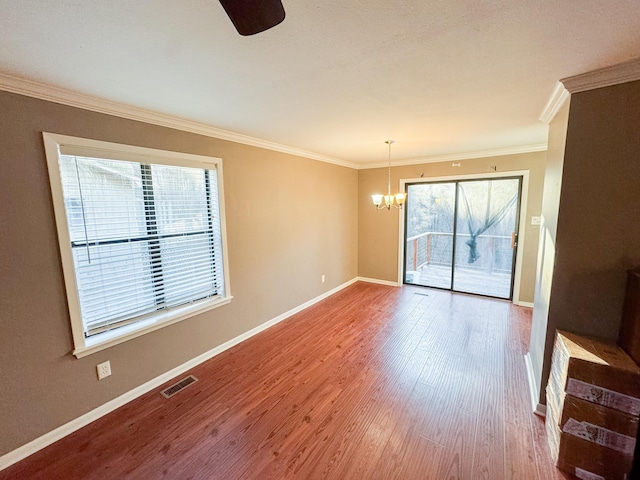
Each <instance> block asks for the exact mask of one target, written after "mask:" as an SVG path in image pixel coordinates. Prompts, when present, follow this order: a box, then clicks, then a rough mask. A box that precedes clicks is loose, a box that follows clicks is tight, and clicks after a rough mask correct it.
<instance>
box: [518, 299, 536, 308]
mask: <svg viewBox="0 0 640 480" xmlns="http://www.w3.org/2000/svg"><path fill="white" fill-rule="evenodd" d="M513 304H514V305H518V306H519V307H529V308H533V302H521V301H520V300H518V301H517V302H513Z"/></svg>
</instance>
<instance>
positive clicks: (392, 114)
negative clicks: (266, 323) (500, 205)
mask: <svg viewBox="0 0 640 480" xmlns="http://www.w3.org/2000/svg"><path fill="white" fill-rule="evenodd" d="M283 3H284V6H285V9H286V12H287V18H286V19H285V21H284V22H283V23H282V24H280V25H278V26H276V27H275V28H273V29H271V30H268V31H266V32H263V33H261V34H258V35H255V36H251V37H241V36H240V35H238V34H237V32H236V31H235V29H234V28H233V26H232V24H231V22H230V21H229V19H228V18H227V16H226V14H225V13H224V10H223V9H222V7H221V5H220V4H219V2H218V1H217V0H207V1H205V0H181V1H178V2H176V1H175V0H136V1H135V2H132V1H131V0H109V1H104V0H73V1H72V0H58V1H56V2H53V1H43V0H0V42H1V45H2V48H0V72H1V73H4V74H8V75H12V76H17V77H22V78H25V79H30V80H33V81H36V82H41V83H45V84H48V85H52V86H57V87H61V88H65V89H69V90H73V91H76V92H80V93H83V94H87V95H91V96H95V97H99V98H103V99H108V100H111V101H115V102H120V103H124V104H128V105H132V106H136V107H141V108H144V109H147V110H152V111H156V112H160V113H165V114H169V115H173V116H176V117H180V118H184V119H188V120H193V121H196V122H200V123H204V124H207V125H211V126H214V127H217V128H221V129H225V130H230V131H233V132H237V133H240V134H244V135H250V136H252V137H257V138H260V139H263V140H267V141H270V142H276V143H279V144H283V145H288V146H291V147H295V148H299V149H304V150H307V151H310V152H315V153H317V154H321V155H325V156H329V157H333V158H337V159H341V160H345V161H348V162H356V163H368V162H373V161H379V160H384V159H385V158H386V155H387V150H386V145H385V144H384V141H385V140H386V139H388V138H393V139H394V140H396V143H395V144H394V147H393V148H394V150H393V157H394V159H412V158H423V157H431V156H439V155H447V154H460V153H465V152H477V151H484V150H494V149H509V148H515V147H527V146H535V145H538V146H539V145H541V144H544V143H545V142H546V134H547V128H546V126H545V125H544V124H542V123H541V122H539V121H538V118H539V116H540V113H541V111H542V109H543V107H544V106H545V103H546V101H547V100H548V98H549V96H550V95H551V93H552V91H553V89H554V87H555V85H556V82H557V81H558V80H559V79H560V78H564V77H568V76H572V75H576V74H579V73H583V72H586V71H590V70H594V69H597V68H602V67H605V66H608V65H612V64H615V63H619V62H624V61H627V60H630V59H632V58H634V57H637V56H639V54H640V34H638V32H640V2H638V1H637V0H626V1H625V0H611V1H608V2H603V1H601V0H598V1H595V0H581V1H575V0H537V1H527V2H525V1H517V2H510V1H506V0H504V1H495V0H485V1H478V0H446V1H445V0H443V1H439V0H436V1H425V0H411V1H403V2H398V1H391V0H367V1H364V0H352V1H346V0H323V1H315V0H314V1H311V0H284V1H283Z"/></svg>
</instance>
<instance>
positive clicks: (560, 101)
mask: <svg viewBox="0 0 640 480" xmlns="http://www.w3.org/2000/svg"><path fill="white" fill-rule="evenodd" d="M569 98H571V94H570V93H569V91H568V90H567V89H566V88H564V85H563V84H562V83H560V82H558V83H557V84H556V87H555V88H554V89H553V92H552V93H551V96H550V97H549V100H547V104H546V105H545V106H544V109H542V113H541V114H540V118H539V120H540V121H541V122H542V123H546V124H547V125H549V124H550V123H551V121H552V120H553V118H554V117H555V116H556V114H557V113H558V111H559V110H560V109H561V108H562V106H563V105H564V104H565V102H566V101H567V100H568V99H569Z"/></svg>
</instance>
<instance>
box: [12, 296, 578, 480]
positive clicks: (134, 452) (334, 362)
mask: <svg viewBox="0 0 640 480" xmlns="http://www.w3.org/2000/svg"><path fill="white" fill-rule="evenodd" d="M530 321H531V313H530V310H529V309H525V308H521V307H516V306H513V305H511V304H510V303H508V302H505V301H500V300H491V299H486V298H481V297H474V296H469V295H461V294H454V293H450V292H447V291H442V290H432V289H425V288H418V287H408V286H405V287H403V288H394V287H386V286H381V285H374V284H367V283H356V284H354V285H352V286H350V287H348V288H347V289H345V290H343V291H341V292H339V293H337V294H336V295H333V296H332V297H330V298H328V299H326V300H324V301H323V302H321V303H318V304H316V305H314V306H312V307H310V308H309V309H307V310H305V311H303V312H301V313H299V314H297V315H295V316H294V317H291V318H290V319H288V320H286V321H284V322H282V323H280V324H278V325H276V326H274V327H272V328H270V329H269V330H267V331H265V332H263V333H261V334H259V335H257V336H255V337H252V338H250V339H249V340H247V341H245V342H244V343H242V344H241V345H238V346H236V347H234V348H232V349H230V350H227V351H226V352H224V353H222V354H220V355H219V356H217V357H215V358H213V359H211V360H209V361H208V362H206V363H204V364H202V365H200V366H198V367H196V368H194V369H193V370H192V371H191V372H189V373H192V374H193V375H195V376H196V377H197V378H198V379H199V381H198V382H196V383H194V384H193V385H191V386H189V387H188V388H186V389H185V390H183V391H181V392H180V393H178V394H177V395H175V396H174V397H172V398H170V399H165V398H164V397H162V396H161V395H160V394H159V393H158V392H159V390H160V389H158V390H157V391H153V392H150V393H148V394H146V395H144V396H143V397H140V398H138V399H136V400H134V401H133V402H131V403H129V404H127V405H125V406H123V407H122V408H120V409H118V410H117V411H115V412H113V413H111V414H109V415H107V416H105V417H103V418H101V419H99V420H97V421H95V422H94V423H92V424H90V425H88V426H86V427H85V428H83V429H81V430H79V431H77V432H75V433H73V434H71V435H70V436H68V437H66V438H64V439H62V440H60V441H58V442H57V443H55V444H53V445H51V446H49V447H47V448H46V449H44V450H42V451H40V452H38V453H36V454H34V455H32V456H31V457H29V458H27V459H25V460H23V461H22V462H20V463H18V464H16V465H13V466H11V467H9V468H8V469H6V470H4V471H2V472H0V479H47V480H49V479H65V480H67V479H104V478H109V479H123V478H125V479H161V478H162V479H225V480H229V479H260V480H267V479H289V478H296V479H325V478H326V479H329V478H332V479H411V480H413V479H437V480H441V479H447V480H453V479H463V480H467V479H488V480H500V479H526V480H535V479H539V480H553V479H564V478H568V477H565V476H563V475H562V474H560V472H559V471H557V470H556V469H555V468H554V467H553V465H552V463H551V460H550V459H549V455H548V452H547V446H546V440H545V430H544V421H543V420H542V419H540V418H538V417H536V416H535V415H533V414H532V413H531V406H530V401H529V393H528V386H527V380H526V372H525V365H524V358H523V354H524V353H525V352H526V350H527V343H528V335H529V329H530ZM184 376H186V375H184ZM171 383H173V382H169V383H168V385H170V384H171Z"/></svg>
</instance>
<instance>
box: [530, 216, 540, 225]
mask: <svg viewBox="0 0 640 480" xmlns="http://www.w3.org/2000/svg"><path fill="white" fill-rule="evenodd" d="M541 222H542V218H541V217H531V225H540V223H541Z"/></svg>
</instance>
